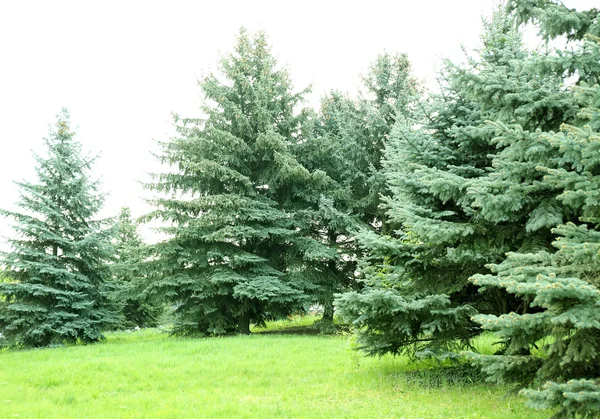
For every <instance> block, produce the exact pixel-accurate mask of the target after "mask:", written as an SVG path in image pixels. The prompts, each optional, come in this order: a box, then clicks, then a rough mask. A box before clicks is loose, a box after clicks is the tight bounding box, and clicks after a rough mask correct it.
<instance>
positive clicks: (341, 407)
mask: <svg viewBox="0 0 600 419" xmlns="http://www.w3.org/2000/svg"><path fill="white" fill-rule="evenodd" d="M292 326H294V324H292ZM296 326H298V325H296ZM277 327H280V326H276V328H277ZM415 368H416V366H415V365H413V364H410V363H409V362H408V361H407V359H405V358H392V357H383V358H366V357H363V356H361V355H360V354H358V353H356V352H355V351H353V350H351V349H350V343H349V337H348V336H310V335H294V334H275V333H270V334H262V333H261V334H258V333H257V334H254V335H251V336H236V337H224V338H207V339H185V338H174V337H169V336H168V335H167V334H165V333H162V332H160V331H158V330H142V331H138V332H131V333H127V332H119V333H110V334H108V335H107V340H106V342H103V343H100V344H96V345H89V346H72V347H64V348H53V349H43V350H29V351H5V352H3V353H0V417H3V418H9V417H22V418H38V417H39V418H86V417H88V418H104V417H106V418H152V417H163V418H186V417H187V418H198V417H211V418H212V417H214V418H503V419H505V418H542V417H547V416H548V414H547V413H541V412H538V411H533V410H530V409H529V408H527V407H525V405H524V403H523V401H522V400H521V399H520V398H518V397H515V396H506V389H505V388H499V387H495V386H491V385H487V384H464V385H448V384H442V385H435V386H434V385H428V384H427V383H426V382H425V383H423V382H418V381H415V380H414V379H413V380H411V379H409V378H407V377H409V375H407V374H406V373H407V372H409V371H411V370H414V369H415Z"/></svg>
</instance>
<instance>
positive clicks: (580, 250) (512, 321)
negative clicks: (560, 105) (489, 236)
mask: <svg viewBox="0 0 600 419" xmlns="http://www.w3.org/2000/svg"><path fill="white" fill-rule="evenodd" d="M509 4H510V6H511V7H512V8H513V9H514V10H515V12H516V14H517V15H518V16H519V17H520V19H521V20H523V21H530V20H531V21H533V22H534V23H537V24H538V25H539V28H540V33H541V35H542V36H543V37H544V38H546V39H552V38H555V37H556V36H559V35H566V38H567V39H569V40H571V41H573V42H574V44H573V45H572V46H569V47H570V48H569V49H565V50H564V51H556V52H555V53H553V54H550V55H548V56H546V57H540V59H539V60H537V61H536V62H534V64H536V65H537V66H538V67H540V68H543V69H544V70H545V71H547V72H548V73H552V72H554V73H558V74H562V75H563V77H567V76H568V77H570V78H571V79H570V83H572V87H571V88H570V89H569V90H568V92H569V94H570V96H571V97H572V101H573V102H574V103H576V104H577V105H578V106H573V111H578V115H577V116H576V118H574V119H573V120H571V121H567V122H568V123H564V124H562V126H561V127H560V131H559V132H556V131H553V130H550V129H548V130H538V131H536V132H528V131H525V130H523V129H522V128H521V127H519V126H516V127H508V126H505V127H502V128H503V133H502V137H503V138H504V139H505V140H506V141H508V142H510V143H511V144H513V146H512V147H513V149H514V148H516V147H515V145H518V146H519V147H520V148H521V150H522V151H524V152H525V154H524V155H523V154H522V155H520V156H519V155H518V154H517V153H516V152H514V153H511V154H507V155H505V156H503V158H502V160H501V162H502V165H501V166H499V168H500V169H501V170H502V172H501V173H500V174H499V175H500V176H502V177H504V178H509V175H507V174H506V173H507V172H508V171H509V170H508V169H509V168H511V167H515V166H517V165H518V164H521V165H527V167H529V168H530V170H529V173H530V179H535V181H529V182H523V181H521V184H520V185H518V186H517V187H520V188H522V190H527V191H533V192H534V193H541V192H542V191H543V194H544V200H540V199H537V202H540V206H538V207H537V209H534V210H533V211H532V212H531V217H530V220H529V223H528V224H527V227H528V228H529V230H534V229H535V228H534V227H535V226H539V225H544V226H545V227H554V226H556V227H555V228H554V229H552V230H551V234H552V235H553V236H554V238H555V240H554V242H553V243H552V245H553V247H552V248H550V247H547V248H546V247H544V248H538V249H531V248H527V249H519V251H518V252H514V253H510V254H509V255H508V257H507V258H506V260H504V261H503V262H502V263H500V264H494V265H491V266H490V268H491V269H492V274H489V275H475V276H474V277H473V279H472V280H473V283H475V284H477V285H479V286H483V287H485V288H502V289H505V290H507V291H508V292H510V293H512V294H515V295H519V296H521V297H522V298H523V299H524V300H525V301H527V302H528V304H527V306H526V308H529V309H528V310H523V311H522V312H520V313H509V314H505V315H501V316H494V315H487V316H484V315H480V316H476V317H475V320H476V321H478V322H479V323H481V324H482V326H483V327H484V328H485V329H487V330H492V331H495V332H496V333H497V334H498V336H499V337H500V338H501V340H502V342H503V343H504V346H505V348H506V349H505V351H504V352H503V353H499V354H496V355H493V356H491V355H490V356H482V355H476V354H470V355H471V357H472V358H473V360H474V362H476V363H477V364H479V365H481V366H482V367H483V370H484V371H485V372H487V373H488V374H489V377H490V379H491V380H494V381H499V382H515V383H517V384H518V385H520V386H523V387H529V388H527V389H525V390H523V391H522V393H523V394H524V395H525V396H527V397H528V398H529V400H530V403H531V404H532V405H533V406H535V407H539V408H556V417H575V416H578V415H580V416H582V417H592V416H594V417H595V416H596V415H599V414H600V280H599V278H600V276H599V274H598V272H600V257H599V255H600V231H599V229H598V226H599V225H600V87H599V86H598V82H599V81H600V65H599V63H600V12H599V11H598V10H595V9H592V10H590V11H586V12H577V11H574V10H569V9H567V8H566V7H565V6H564V5H562V4H561V3H559V2H549V1H544V2H542V1H513V2H510V3H509ZM540 149H543V150H544V152H543V154H540V153H539V152H538V151H537V150H540ZM540 156H544V157H545V158H543V159H540V158H539V157H540ZM525 179H527V178H525ZM531 196H532V195H531V194H527V195H525V199H523V197H522V202H527V201H529V202H535V201H534V200H533V199H532V198H531Z"/></svg>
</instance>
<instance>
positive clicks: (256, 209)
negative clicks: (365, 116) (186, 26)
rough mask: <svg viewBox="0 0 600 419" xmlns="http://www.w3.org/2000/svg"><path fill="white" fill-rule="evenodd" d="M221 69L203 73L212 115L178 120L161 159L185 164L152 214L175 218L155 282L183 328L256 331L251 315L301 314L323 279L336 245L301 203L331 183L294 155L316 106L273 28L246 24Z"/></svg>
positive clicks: (161, 248)
mask: <svg viewBox="0 0 600 419" xmlns="http://www.w3.org/2000/svg"><path fill="white" fill-rule="evenodd" d="M219 70H220V74H208V75H207V76H206V77H204V78H203V79H202V80H201V81H200V83H199V84H200V87H201V89H202V92H203V94H204V96H205V102H204V106H203V108H202V110H203V112H204V114H205V115H206V118H204V119H180V118H178V117H176V118H175V122H176V127H177V131H178V136H177V137H176V138H173V139H172V140H171V141H169V142H166V143H165V144H163V152H162V155H161V156H160V159H161V161H162V162H163V163H165V164H167V165H170V166H171V167H172V168H173V169H174V170H173V171H171V172H169V173H163V174H160V175H158V176H157V177H156V182H155V183H154V184H152V185H150V188H151V189H153V190H155V191H158V192H164V193H168V194H171V196H170V197H168V198H159V199H156V200H154V201H153V202H154V204H155V205H156V206H157V210H156V211H155V212H153V213H152V214H150V215H149V216H148V217H147V218H148V219H160V220H163V221H164V222H166V223H168V225H167V226H165V227H164V228H163V229H162V231H163V232H165V233H166V234H168V235H169V238H168V239H167V240H165V241H163V242H161V243H159V244H158V245H156V246H155V247H154V255H153V261H152V262H151V264H152V269H153V270H154V272H156V276H157V277H158V279H157V280H156V281H155V282H154V284H153V285H152V287H151V288H150V290H149V292H150V293H154V294H158V295H163V296H165V297H167V298H168V299H170V300H171V301H172V302H173V303H175V304H176V305H177V308H176V310H175V316H176V322H175V328H174V332H175V333H184V334H187V333H202V334H223V333H231V332H235V331H237V332H240V333H249V331H250V324H251V323H257V324H260V323H262V322H264V320H265V319H266V318H267V317H268V316H276V315H284V314H289V313H290V312H291V311H293V310H294V309H298V308H300V307H301V305H302V304H303V303H305V302H307V301H308V300H307V298H306V295H307V293H308V294H309V293H310V292H311V291H312V290H314V289H315V284H314V282H313V281H312V280H311V278H310V277H308V276H307V275H304V271H305V269H306V267H307V266H308V265H310V264H311V263H312V262H313V261H315V260H322V259H323V258H330V257H331V256H332V255H331V252H330V251H329V250H328V249H327V248H326V247H324V246H322V245H321V244H319V243H318V242H317V241H315V240H314V239H312V238H309V237H302V236H300V235H299V234H298V231H299V230H300V229H301V228H302V227H301V226H298V225H297V224H298V223H301V222H302V221H298V220H297V219H296V218H295V217H294V213H293V208H295V206H296V205H297V202H298V201H300V200H302V198H301V194H302V190H304V189H305V188H304V187H303V186H302V185H303V184H305V183H309V182H315V183H316V184H318V183H320V182H321V183H322V182H323V176H322V174H320V173H316V174H311V173H309V171H308V170H307V169H305V168H304V167H303V166H302V165H300V164H299V163H298V162H297V160H296V159H295V158H294V156H293V152H292V151H293V148H294V147H295V145H297V144H298V143H299V142H301V141H302V138H303V130H302V127H303V121H305V119H306V113H305V112H303V111H299V110H298V109H297V107H298V106H299V105H300V103H301V100H302V92H301V93H292V85H291V82H290V79H289V75H288V73H287V71H285V70H283V69H279V68H278V67H277V63H276V60H275V59H274V57H273V56H272V54H271V52H270V48H269V46H268V44H267V40H266V36H265V34H264V33H258V34H257V35H256V36H250V35H248V34H247V32H246V31H245V30H243V29H242V30H241V31H240V34H239V37H238V42H237V45H236V48H235V51H234V52H233V53H231V54H228V55H226V56H225V57H224V58H223V59H222V60H221V62H220V67H219Z"/></svg>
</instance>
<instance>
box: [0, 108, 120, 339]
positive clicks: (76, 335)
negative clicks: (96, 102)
mask: <svg viewBox="0 0 600 419" xmlns="http://www.w3.org/2000/svg"><path fill="white" fill-rule="evenodd" d="M73 136H74V133H73V132H72V131H71V130H70V126H69V115H68V113H67V111H66V110H63V111H62V113H61V114H59V115H58V121H57V122H56V124H55V126H54V127H53V128H52V129H51V130H50V132H49V136H48V138H46V140H45V142H46V147H47V156H46V157H41V156H36V161H37V167H36V172H37V177H38V180H37V183H29V182H18V183H17V184H18V185H19V187H20V188H21V199H20V201H19V202H18V206H19V207H20V209H21V211H22V212H13V211H5V210H3V211H2V215H4V216H7V217H10V218H12V219H13V220H14V221H15V224H14V229H15V232H16V236H17V237H16V238H14V239H11V240H10V241H9V243H10V244H11V246H12V250H11V251H10V252H4V253H2V254H1V262H0V263H1V264H2V265H4V266H5V270H4V272H3V275H4V276H6V278H7V281H5V282H3V283H0V294H1V295H2V297H3V301H2V307H1V311H0V331H1V332H2V334H3V335H4V336H5V337H6V339H7V341H8V342H9V343H10V344H17V345H26V346H47V345H51V344H60V343H63V342H71V343H74V342H84V343H89V342H95V341H98V340H101V339H102V333H101V331H102V328H103V327H105V326H107V325H110V324H111V323H113V322H115V321H116V320H117V316H116V315H115V313H114V311H113V307H112V306H111V304H110V302H109V300H108V298H107V295H108V291H109V289H108V287H107V285H106V280H107V278H108V275H109V272H108V265H107V261H108V260H109V259H110V257H111V256H112V254H113V250H112V248H111V246H110V241H109V240H110V235H109V232H108V231H107V230H104V229H103V223H101V222H98V221H94V220H93V217H94V216H95V215H96V214H97V212H98V211H99V209H100V207H101V205H102V201H103V197H102V195H101V194H99V192H98V183H97V182H94V181H92V180H90V178H89V175H88V173H89V170H90V168H91V165H92V163H93V159H91V158H89V157H86V156H83V155H82V153H81V146H80V145H79V143H77V142H76V141H75V140H74V139H73Z"/></svg>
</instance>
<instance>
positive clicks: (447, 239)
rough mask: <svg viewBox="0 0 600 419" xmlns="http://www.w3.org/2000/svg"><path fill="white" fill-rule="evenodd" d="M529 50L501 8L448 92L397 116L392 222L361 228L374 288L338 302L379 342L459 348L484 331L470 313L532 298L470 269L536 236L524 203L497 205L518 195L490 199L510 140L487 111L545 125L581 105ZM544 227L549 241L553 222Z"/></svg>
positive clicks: (390, 172) (446, 86)
mask: <svg viewBox="0 0 600 419" xmlns="http://www.w3.org/2000/svg"><path fill="white" fill-rule="evenodd" d="M528 55H529V53H528V52H527V50H526V49H525V48H524V46H523V43H522V41H521V36H520V33H519V31H518V30H516V29H515V28H514V24H513V18H512V17H511V16H509V15H508V14H507V13H506V12H504V11H503V10H501V9H499V10H498V11H497V12H496V13H495V15H494V16H493V18H492V20H491V21H490V22H489V23H487V24H486V28H485V33H484V36H483V48H482V49H481V50H480V51H479V57H478V58H471V59H469V61H468V63H467V65H466V66H463V67H459V66H455V65H452V64H451V63H447V65H446V69H445V71H444V72H443V73H442V74H441V75H440V90H441V92H440V93H439V94H436V95H432V96H431V97H430V98H429V99H427V100H424V101H423V102H422V104H421V106H420V109H419V110H418V111H417V112H415V113H414V114H413V115H411V116H409V117H408V118H406V119H404V120H399V121H398V123H397V124H396V126H395V128H394V131H393V133H392V139H391V141H390V144H389V147H388V148H387V150H386V155H385V160H384V174H385V175H386V179H387V183H388V187H389V189H390V192H391V194H390V196H389V197H388V198H387V199H386V200H385V202H384V206H385V208H386V209H387V216H388V224H389V225H390V231H389V232H388V233H387V234H383V235H377V234H373V233H371V232H364V233H362V234H361V235H360V236H359V241H360V242H361V243H362V245H363V246H364V247H365V248H366V249H367V250H368V251H369V252H370V256H369V258H368V260H367V261H366V262H367V263H365V264H364V265H363V266H362V271H363V274H364V276H365V277H366V280H367V284H368V289H367V291H366V292H364V293H350V294H346V295H344V296H341V297H340V298H339V299H338V302H337V304H338V307H339V309H340V311H341V313H342V314H343V315H344V317H346V318H347V319H348V320H350V321H353V322H354V324H355V326H356V327H357V329H358V332H359V346H360V347H362V348H363V349H365V350H367V351H368V352H369V353H371V354H383V353H387V352H390V353H394V354H396V353H401V352H406V353H409V354H411V355H414V354H415V353H417V352H423V353H429V354H443V355H444V356H446V355H450V356H455V355H452V353H455V352H456V351H457V350H458V349H460V348H465V347H469V345H470V341H471V339H472V338H473V337H474V336H476V335H478V334H479V333H481V329H480V327H479V326H478V325H477V324H476V323H475V322H473V321H472V320H471V316H473V315H474V314H475V313H477V312H479V313H496V314H499V313H506V312H508V311H511V310H514V309H516V308H517V307H518V306H519V305H520V304H522V301H521V300H520V299H518V298H515V297H512V296H510V295H509V294H508V293H506V292H505V291H504V290H502V289H499V288H494V289H486V290H483V291H482V292H478V289H477V287H475V286H473V284H472V283H470V282H469V281H468V279H469V277H471V276H472V275H474V274H477V273H482V272H486V268H485V265H486V264H489V263H493V262H499V261H501V260H502V259H503V257H504V254H505V253H506V252H509V251H512V250H516V249H518V248H520V247H522V246H524V245H527V243H528V242H529V241H530V240H532V233H531V232H530V231H527V229H526V228H525V224H526V222H527V221H526V220H523V218H524V217H527V213H525V212H524V211H525V208H524V209H523V212H522V213H519V215H518V216H515V217H514V218H512V219H510V220H507V219H504V220H501V219H500V218H498V217H496V218H494V217H492V216H490V214H493V213H492V211H493V210H495V209H496V208H497V207H498V208H500V209H501V210H503V211H511V210H512V208H513V207H514V205H519V203H521V201H520V200H519V198H518V197H511V198H513V199H511V200H509V199H504V200H501V199H495V198H494V196H492V195H491V194H489V193H488V194H485V196H486V198H487V201H486V202H485V204H486V206H485V208H482V207H483V205H482V204H481V199H480V196H481V190H482V188H486V187H489V188H490V190H491V188H501V187H504V186H505V185H506V183H501V182H499V180H498V179H497V178H494V176H496V174H495V172H496V169H495V166H496V160H495V157H496V156H497V155H498V154H500V153H503V152H504V150H505V149H506V148H507V144H505V143H503V142H502V141H500V140H498V139H497V132H496V127H495V126H494V125H492V124H489V123H488V122H487V121H489V120H491V121H498V123H503V122H504V123H517V124H521V126H525V127H527V128H528V129H533V130H535V129H537V128H539V127H542V126H545V125H544V124H547V125H549V124H551V123H556V121H561V120H563V118H562V115H564V114H565V113H569V112H570V109H571V107H572V102H571V101H570V100H569V98H568V95H566V94H565V93H564V92H563V91H561V88H560V83H559V82H560V81H562V80H561V79H557V78H555V79H544V78H541V77H540V74H539V72H538V73H536V72H533V71H529V70H530V69H529V68H526V67H524V62H525V60H526V58H527V57H528ZM563 90H564V89H563ZM540 115H541V117H540ZM490 173H492V174H490ZM511 192H512V189H511V190H508V191H507V192H506V193H507V194H508V193H511ZM537 204H538V203H537V202H533V203H532V205H531V209H530V211H531V210H533V209H535V205H537ZM486 211H487V212H486ZM493 215H495V214H493ZM542 227H546V230H545V231H543V232H542V233H540V234H539V235H540V236H541V240H542V241H543V240H544V239H545V240H546V241H548V232H549V230H548V225H547V224H545V225H543V226H542ZM538 228H539V226H538ZM531 231H534V229H532V230H531Z"/></svg>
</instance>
